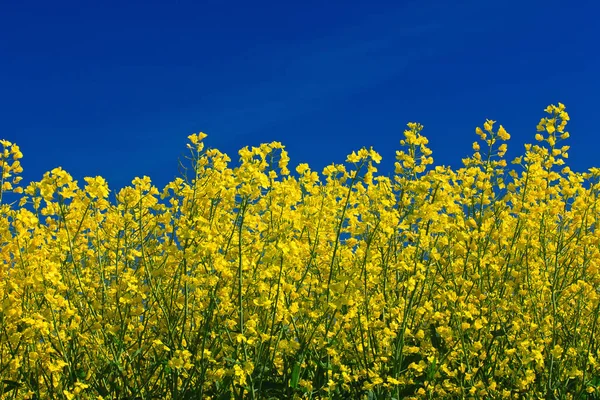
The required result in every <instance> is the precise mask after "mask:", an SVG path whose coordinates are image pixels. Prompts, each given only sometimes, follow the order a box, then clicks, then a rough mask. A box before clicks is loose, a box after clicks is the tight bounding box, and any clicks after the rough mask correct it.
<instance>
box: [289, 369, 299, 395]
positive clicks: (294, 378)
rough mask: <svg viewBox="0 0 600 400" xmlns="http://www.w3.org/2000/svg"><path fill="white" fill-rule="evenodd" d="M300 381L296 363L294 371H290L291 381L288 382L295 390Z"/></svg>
mask: <svg viewBox="0 0 600 400" xmlns="http://www.w3.org/2000/svg"><path fill="white" fill-rule="evenodd" d="M299 380H300V364H299V363H298V362H296V363H295V364H294V369H293V370H292V380H291V381H290V387H291V388H293V389H296V388H297V387H298V381H299Z"/></svg>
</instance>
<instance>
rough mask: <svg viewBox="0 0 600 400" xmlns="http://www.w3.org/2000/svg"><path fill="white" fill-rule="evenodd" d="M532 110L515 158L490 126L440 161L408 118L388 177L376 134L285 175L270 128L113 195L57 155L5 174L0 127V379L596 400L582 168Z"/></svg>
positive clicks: (57, 390)
mask: <svg viewBox="0 0 600 400" xmlns="http://www.w3.org/2000/svg"><path fill="white" fill-rule="evenodd" d="M546 112H547V114H548V116H547V117H545V118H542V120H541V121H540V123H539V125H538V134H537V135H536V140H537V141H538V142H540V144H539V145H533V146H532V145H526V152H525V154H524V156H522V157H519V158H517V159H516V160H514V162H513V164H515V165H520V166H521V169H522V170H521V171H520V172H517V171H515V170H511V171H510V172H506V171H505V168H506V167H507V162H506V161H505V159H504V158H503V157H504V155H505V152H506V149H507V144H506V143H505V142H506V141H507V140H508V139H509V138H510V135H509V134H508V133H507V132H506V131H505V130H504V128H503V127H502V126H500V127H497V128H495V127H494V125H495V123H494V121H486V122H485V124H484V125H483V128H477V129H476V133H477V135H478V136H479V140H478V141H477V142H475V143H474V144H473V150H474V154H473V156H472V157H470V158H468V159H464V160H463V163H464V167H463V168H460V169H458V170H456V171H454V170H452V169H450V168H447V167H440V166H438V167H432V166H431V165H432V164H433V159H432V157H431V150H430V149H429V148H428V147H427V144H428V140H427V139H426V138H425V137H424V136H422V135H421V130H422V126H421V125H419V124H414V123H411V124H409V125H408V129H407V130H406V131H405V132H404V136H405V138H404V139H403V140H402V141H401V145H402V149H403V150H402V151H398V152H397V157H396V158H397V162H396V169H395V174H394V176H392V177H385V176H380V175H377V168H376V164H378V163H379V162H380V161H381V157H380V156H379V155H378V154H377V153H376V152H375V151H373V150H372V149H370V150H368V149H362V150H360V151H358V152H354V153H352V154H351V155H349V156H348V158H347V163H346V164H345V165H330V166H328V167H326V168H325V169H324V170H323V171H322V174H321V175H319V174H317V173H316V172H314V171H312V170H311V169H310V167H309V166H308V165H306V164H300V165H298V166H297V167H296V174H295V175H291V174H290V171H289V170H288V161H289V158H288V155H287V153H286V151H285V150H284V147H283V146H282V145H281V144H280V143H277V142H275V143H271V144H263V145H261V146H260V147H257V148H251V149H250V148H244V149H242V150H240V152H239V156H240V163H239V166H237V167H235V168H232V167H230V166H229V162H230V159H229V157H227V155H225V154H223V153H221V152H219V151H218V150H214V149H209V150H205V149H204V144H203V143H204V141H203V140H204V138H205V135H204V134H198V135H191V136H190V137H189V139H190V144H188V147H189V148H190V150H191V154H192V158H191V161H192V166H193V168H192V170H191V175H193V176H191V177H189V179H188V178H187V177H186V178H185V179H183V178H178V179H176V180H175V181H173V182H171V183H169V184H168V185H167V186H166V187H165V188H164V190H163V191H162V192H160V191H159V190H158V189H157V188H156V187H154V186H153V185H152V182H151V180H150V179H149V178H148V177H144V178H136V179H134V180H133V182H132V186H131V187H126V188H124V189H122V190H121V191H120V192H119V193H118V194H117V195H116V201H115V202H114V204H112V203H111V202H109V200H108V196H109V189H108V185H107V183H106V182H105V180H104V179H102V178H100V177H96V178H85V185H84V187H83V188H81V187H80V186H79V184H78V182H76V181H74V180H73V179H72V177H71V176H70V175H69V174H68V173H67V172H66V171H64V170H62V169H60V168H57V169H54V170H52V171H51V172H49V173H46V174H45V175H44V177H43V179H42V180H41V181H40V182H34V183H31V184H29V185H28V186H27V187H26V188H20V187H19V180H20V177H19V176H18V174H19V173H21V172H22V169H21V166H20V164H19V161H18V160H19V159H20V158H21V157H22V154H21V152H20V151H19V148H18V146H16V145H14V144H11V143H9V142H7V141H2V142H0V143H1V144H2V145H3V146H4V153H3V154H2V156H1V157H0V162H1V164H2V166H3V175H2V185H1V188H2V192H16V193H22V195H21V196H22V197H20V202H19V203H18V206H16V205H15V204H2V205H0V207H1V210H0V242H1V244H0V249H1V256H0V259H1V261H0V380H1V382H0V394H1V393H3V392H4V393H5V394H4V396H5V398H18V399H24V398H29V399H32V398H38V399H46V398H55V399H59V398H66V399H74V398H94V399H99V398H104V399H108V398H119V399H123V398H127V397H126V396H140V398H171V399H183V398H230V397H234V398H242V397H243V398H292V397H296V398H328V397H331V398H357V399H358V398H363V397H364V398H381V399H387V398H396V399H400V398H497V399H501V398H523V397H530V398H538V397H540V398H542V397H545V396H547V397H546V398H553V397H554V396H555V397H557V398H565V397H567V398H569V397H572V398H586V397H584V396H589V398H592V396H596V393H594V392H595V391H596V390H600V378H599V377H600V361H599V360H600V350H599V346H600V344H599V338H600V335H599V334H598V330H599V328H598V318H599V307H600V273H599V265H600V251H599V249H600V247H599V244H600V234H599V233H598V231H597V230H596V226H597V225H596V224H597V217H598V190H599V188H600V186H599V185H598V183H597V176H598V175H600V170H597V169H591V170H590V172H588V173H585V174H578V173H574V172H572V171H571V170H570V169H569V168H568V167H564V166H563V164H564V159H566V158H567V157H568V153H567V151H568V149H569V147H568V146H559V145H558V143H559V142H560V141H562V140H564V139H566V138H567V137H568V136H569V134H568V132H566V131H565V126H566V124H567V121H568V120H569V116H568V114H567V113H566V111H565V109H564V106H563V105H562V104H559V105H558V106H550V107H548V108H547V109H546ZM482 148H483V149H484V150H482ZM11 178H12V179H11ZM585 181H588V182H589V185H588V187H584V185H583V183H584V182H585ZM153 396H154V397H153ZM192 396H193V397H192ZM219 396H223V397H219ZM578 396H579V397H578ZM3 398H4V397H3ZM130 398H133V397H130Z"/></svg>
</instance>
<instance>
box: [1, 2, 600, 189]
mask: <svg viewBox="0 0 600 400" xmlns="http://www.w3.org/2000/svg"><path fill="white" fill-rule="evenodd" d="M571 4H577V5H576V6H572V5H568V3H567V2H558V1H543V2H542V1H530V2H528V1H519V2H517V1H513V0H507V1H502V2H491V1H490V2H486V1H481V0H479V1H474V0H467V1H460V2H449V1H427V0H423V1H404V2H403V1H398V2H393V1H386V2H377V1H303V2H282V1H278V2H275V1H273V2H260V1H256V2H242V1H216V0H209V1H143V2H142V1H139V2H137V1H125V0H123V1H115V2H110V1H77V2H76V1H56V2H47V1H4V2H2V3H1V4H0V37H1V38H2V40H0V124H1V126H0V138H5V139H7V140H10V141H12V142H16V143H18V144H19V145H20V147H21V150H22V152H23V153H24V159H23V160H22V164H23V167H24V169H25V171H24V174H23V175H24V180H25V182H29V181H31V180H39V179H41V176H42V174H43V173H44V172H45V171H48V170H50V169H52V168H54V167H57V166H62V167H63V168H64V169H66V170H67V171H69V172H70V173H71V174H72V175H73V176H74V177H75V178H76V179H78V180H80V182H82V178H83V177H84V176H95V175H101V176H103V177H105V178H106V179H107V180H108V182H109V185H110V187H111V188H112V189H118V188H121V187H123V186H125V185H128V184H129V183H130V182H131V180H132V179H133V178H134V177H136V176H143V175H148V176H150V177H151V178H152V179H153V181H154V182H155V184H156V185H157V186H159V188H162V187H163V186H164V185H165V184H166V183H167V182H169V181H171V180H173V179H174V178H175V177H176V176H178V174H179V172H178V168H177V167H178V158H183V157H184V156H185V155H186V154H187V153H186V151H187V150H186V147H185V144H186V143H187V136H188V135H189V134H191V133H195V132H199V131H204V132H206V133H207V134H208V135H209V137H208V138H207V139H206V141H207V145H208V146H209V147H216V148H219V149H220V150H222V151H224V152H226V153H228V154H229V155H230V157H231V158H232V159H234V160H237V150H238V149H239V148H241V147H243V146H246V145H250V146H253V145H258V144H260V143H263V142H270V141H274V140H276V141H280V142H282V143H283V144H285V145H286V147H287V149H288V151H289V153H290V158H291V164H292V165H296V164H298V163H301V162H308V163H309V164H311V166H312V167H313V169H317V170H321V169H322V168H323V167H324V166H326V165H327V164H329V163H332V162H336V163H339V162H343V161H344V159H345V156H346V155H347V154H348V153H350V152H351V151H352V150H357V149H359V148H361V147H363V146H367V147H368V146H374V148H375V149H376V150H378V151H379V152H380V153H381V154H382V156H383V162H382V167H381V168H380V171H382V172H384V173H388V172H391V171H392V170H393V163H394V152H395V150H396V149H398V148H399V140H400V139H401V138H402V132H403V130H404V129H405V126H406V123H408V122H420V123H422V124H423V125H424V126H425V130H424V132H423V133H424V134H425V136H427V137H428V138H429V139H430V147H431V148H432V150H433V157H434V159H435V165H451V166H453V167H455V168H458V167H460V166H461V161H460V160H461V158H463V157H465V156H467V155H468V154H470V153H471V152H472V150H471V143H472V142H473V141H474V140H476V135H475V133H474V129H475V127H476V126H478V125H482V124H483V122H484V121H485V119H486V118H490V119H494V120H497V121H498V122H499V123H502V124H503V125H504V127H505V128H506V129H507V131H508V132H509V133H511V135H512V139H511V141H510V142H509V152H508V156H509V157H510V158H511V159H512V157H514V156H517V155H519V154H521V152H522V150H523V144H524V143H526V142H533V141H534V139H533V137H534V134H535V127H536V124H537V122H538V121H539V119H540V118H541V117H543V116H544V115H545V114H544V112H543V109H544V108H545V107H546V106H547V105H548V104H551V103H554V104H556V103H557V102H559V101H560V102H562V103H564V104H565V105H566V106H567V111H569V114H570V115H571V118H572V121H571V123H570V124H569V131H570V132H571V138H570V139H569V141H568V143H567V144H570V145H571V150H570V152H569V153H570V158H569V165H570V166H571V167H572V169H574V170H575V171H584V170H587V169H588V168H590V167H592V166H600V165H599V164H600V163H599V162H598V157H597V150H596V149H597V148H598V145H599V144H600V139H599V136H598V131H597V125H598V124H597V114H598V108H599V106H600V101H599V100H598V95H597V93H600V84H599V78H598V71H600V51H598V46H597V44H596V40H597V37H600V24H598V23H597V15H598V13H599V12H600V5H597V4H596V2H592V1H589V2H585V1H580V2H577V3H571Z"/></svg>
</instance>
